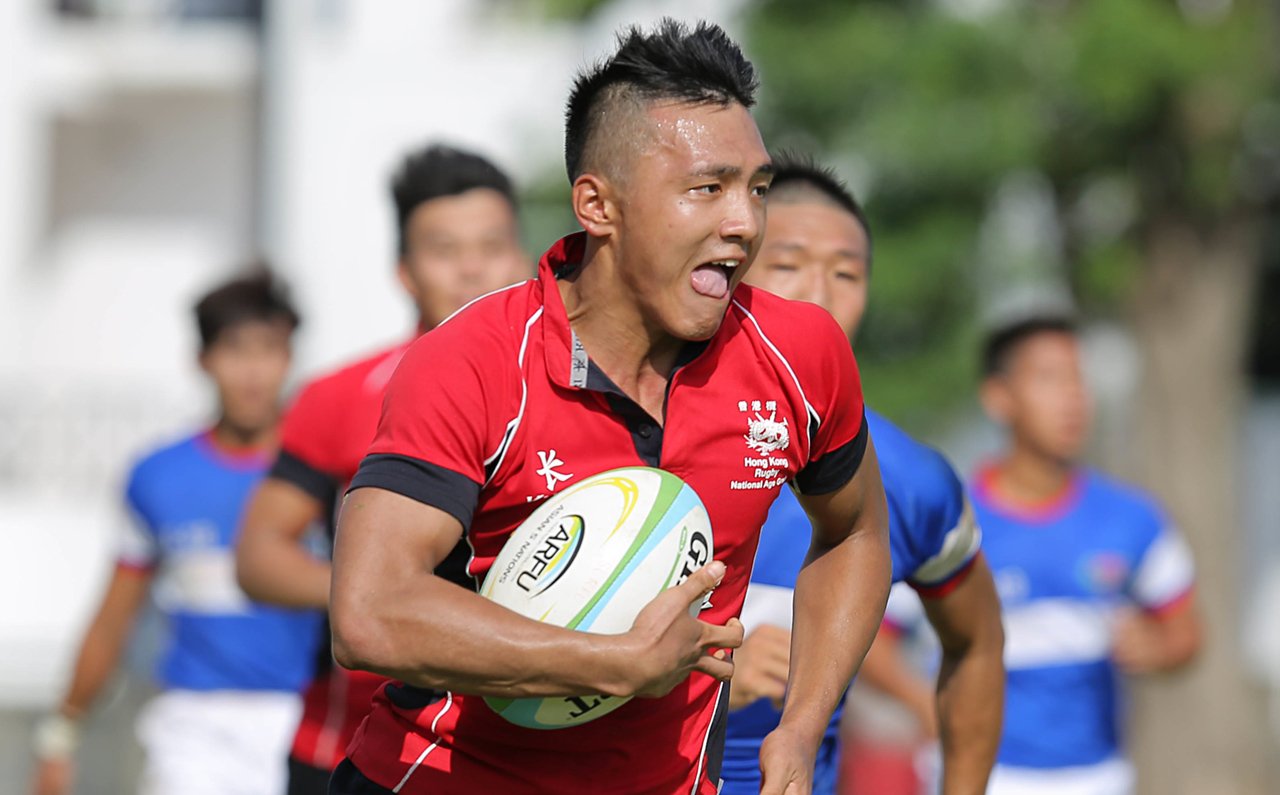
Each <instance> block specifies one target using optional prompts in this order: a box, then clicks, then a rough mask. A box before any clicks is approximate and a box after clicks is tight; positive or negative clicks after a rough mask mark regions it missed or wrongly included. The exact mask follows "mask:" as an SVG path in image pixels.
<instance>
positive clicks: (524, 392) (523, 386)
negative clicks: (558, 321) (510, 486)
mask: <svg viewBox="0 0 1280 795" xmlns="http://www.w3.org/2000/svg"><path fill="white" fill-rule="evenodd" d="M540 317H542V307H538V311H537V312H534V313H533V315H532V316H531V317H530V318H529V319H528V320H527V321H525V324H524V339H522V340H521V341H520V354H519V356H517V357H516V364H517V365H518V366H519V368H520V410H519V411H518V412H516V416H515V418H514V419H512V420H511V422H508V423H507V429H506V431H505V432H504V433H503V434H502V441H501V442H500V443H499V444H498V449H496V450H494V451H493V453H492V454H491V455H490V456H489V457H488V458H486V459H485V460H484V467H485V469H488V468H489V465H490V464H494V466H493V472H494V474H497V472H498V469H499V468H500V467H501V466H502V460H503V459H504V458H505V457H506V454H507V449H508V448H510V446H511V439H512V438H513V437H514V436H515V434H516V429H517V428H519V427H520V421H521V420H522V419H524V404H525V401H526V400H527V399H528V397H529V384H528V383H527V382H526V381H525V378H524V353H525V350H526V349H527V348H528V346H529V332H530V330H532V329H533V324H534V323H536V322H537V321H538V318H540ZM495 461H496V462H497V463H494V462H495ZM492 479H493V476H492V475H490V476H489V478H488V479H486V480H485V485H486V486H487V485H489V481H490V480H492Z"/></svg>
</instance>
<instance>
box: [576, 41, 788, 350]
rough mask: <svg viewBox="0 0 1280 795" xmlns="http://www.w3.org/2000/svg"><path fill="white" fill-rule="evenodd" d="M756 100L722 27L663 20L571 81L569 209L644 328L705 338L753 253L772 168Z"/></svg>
mask: <svg viewBox="0 0 1280 795" xmlns="http://www.w3.org/2000/svg"><path fill="white" fill-rule="evenodd" d="M755 90H756V76H755V70H754V68H753V67H752V66H751V64H750V62H748V61H747V59H746V58H745V57H744V56H743V54H742V51H741V50H740V49H739V48H738V46H737V45H736V44H735V43H734V42H733V41H732V40H731V39H730V38H729V37H728V36H727V35H726V34H725V32H724V31H723V30H721V29H720V28H719V27H717V26H715V25H711V24H708V23H705V22H701V23H699V24H698V25H697V26H695V27H693V28H690V27H688V26H686V25H684V24H682V23H678V22H675V21H673V20H670V19H666V20H663V21H662V22H660V23H659V24H658V26H657V27H656V28H655V29H654V30H653V31H651V32H644V31H641V30H640V29H638V28H634V27H632V28H629V29H627V30H626V31H624V32H623V33H621V34H620V35H619V37H618V50H617V52H615V53H614V54H613V55H612V56H611V57H609V58H608V59H606V60H604V61H602V62H600V63H598V64H596V65H595V66H594V67H592V68H590V69H588V70H586V71H584V72H583V73H581V74H580V75H579V76H578V78H577V80H576V82H575V83H574V87H573V92H572V93H571V95H570V97H569V104H568V109H567V112H566V114H565V165H566V167H567V169H568V173H569V180H570V182H572V183H573V209H574V213H575V215H576V216H577V218H578V221H579V223H581V224H582V226H583V228H584V229H585V230H586V231H587V234H588V235H589V238H590V240H591V245H593V246H597V247H598V248H599V249H602V250H604V251H606V252H607V257H606V259H607V260H608V261H609V262H611V263H612V265H610V266H609V267H612V268H614V269H615V270H616V272H615V273H614V274H613V276H614V277H615V278H616V280H617V282H618V284H617V285H615V286H616V287H617V289H618V290H619V291H620V293H622V294H625V296H626V298H627V300H628V301H629V302H630V303H631V304H633V305H634V306H635V307H636V308H637V310H638V311H639V313H640V315H641V318H642V321H643V322H644V323H645V324H646V326H647V327H649V328H650V330H651V331H652V332H657V333H660V334H665V335H671V336H674V337H677V338H680V339H705V338H707V337H709V336H711V334H713V333H714V332H715V330H716V329H717V328H718V327H719V325H720V322H721V320H723V318H724V312H725V309H726V308H727V307H728V301H729V296H730V294H731V293H732V291H733V288H734V287H735V286H736V285H737V283H738V282H739V281H741V279H742V276H743V274H744V273H745V271H746V268H745V266H746V265H748V264H749V263H750V262H751V260H752V259H753V258H754V256H755V253H756V251H757V249H758V247H759V241H760V238H761V235H762V233H763V231H764V230H763V225H764V194H765V191H766V190H767V189H768V184H769V169H770V166H769V156H768V152H767V151H766V150H765V147H764V143H763V142H762V141H761V139H760V132H759V130H758V129H757V128H756V124H755V121H754V119H752V117H751V113H750V111H749V110H748V109H749V108H750V107H751V106H752V104H754V102H755ZM713 263H726V264H713Z"/></svg>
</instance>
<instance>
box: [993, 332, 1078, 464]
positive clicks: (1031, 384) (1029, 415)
mask: <svg viewBox="0 0 1280 795" xmlns="http://www.w3.org/2000/svg"><path fill="white" fill-rule="evenodd" d="M982 370H983V380H982V392H981V394H982V405H983V408H984V409H986V412H987V414H988V415H989V416H990V417H991V418H992V419H993V420H995V421H996V422H998V423H1000V424H1002V425H1005V426H1006V427H1008V429H1009V432H1010V435H1011V437H1012V438H1011V442H1012V443H1013V444H1014V445H1015V446H1017V447H1020V448H1022V449H1023V450H1026V451H1028V452H1032V453H1034V454H1036V455H1038V456H1041V457H1043V458H1047V459H1052V460H1054V461H1056V462H1058V463H1062V464H1069V463H1071V462H1073V461H1075V460H1076V459H1077V458H1078V457H1079V456H1080V454H1081V452H1082V451H1083V449H1084V445H1085V443H1086V442H1087V440H1088V435H1089V427H1090V422H1091V420H1092V405H1091V400H1090V397H1089V392H1088V389H1087V387H1086V385H1085V380H1084V372H1083V369H1082V367H1081V361H1080V345H1079V340H1078V339H1077V336H1076V327H1075V323H1074V321H1072V320H1071V319H1070V318H1067V317H1065V316H1061V315H1042V316H1036V317H1031V318H1026V319H1023V320H1020V321H1018V322H1017V323H1012V324H1009V325H1006V326H1004V327H1002V328H999V329H997V330H996V331H994V332H992V333H991V335H990V336H989V337H988V338H987V341H986V344H985V345H984V347H983V351H982Z"/></svg>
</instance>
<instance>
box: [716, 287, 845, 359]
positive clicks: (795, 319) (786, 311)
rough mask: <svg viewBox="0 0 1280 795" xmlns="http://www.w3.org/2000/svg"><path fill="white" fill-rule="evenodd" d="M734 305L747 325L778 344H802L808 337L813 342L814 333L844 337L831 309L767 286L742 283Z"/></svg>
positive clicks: (734, 299)
mask: <svg viewBox="0 0 1280 795" xmlns="http://www.w3.org/2000/svg"><path fill="white" fill-rule="evenodd" d="M732 305H733V307H734V308H735V309H736V310H737V311H738V312H740V313H741V314H742V315H743V319H744V321H745V325H746V326H747V327H749V328H755V329H756V330H758V331H759V332H760V333H762V334H764V335H765V336H767V337H768V338H769V339H770V340H772V341H773V342H774V343H775V344H776V343H780V342H785V343H787V344H788V345H799V346H803V345H804V344H805V342H806V341H807V342H808V343H810V344H812V342H813V339H814V337H813V335H814V334H815V333H817V334H824V333H825V334H834V335H835V337H837V338H839V339H843V338H844V332H842V331H841V330H840V326H839V325H838V324H837V323H836V321H835V319H834V318H833V317H831V313H830V312H828V311H827V310H825V309H823V308H822V307H820V306H818V305H817V304H813V303H809V302H807V301H792V300H790V299H788V298H782V297H781V296H777V295H774V294H773V293H771V292H769V291H768V290H761V289H760V288H758V287H752V286H751V285H749V284H740V285H738V287H737V289H736V290H734V292H733V303H732Z"/></svg>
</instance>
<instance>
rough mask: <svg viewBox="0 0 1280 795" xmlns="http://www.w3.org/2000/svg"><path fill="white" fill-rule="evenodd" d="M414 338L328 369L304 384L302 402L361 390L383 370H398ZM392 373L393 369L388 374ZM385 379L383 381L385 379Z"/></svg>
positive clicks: (300, 393)
mask: <svg viewBox="0 0 1280 795" xmlns="http://www.w3.org/2000/svg"><path fill="white" fill-rule="evenodd" d="M411 342H412V340H405V341H402V342H398V343H396V344H394V345H390V346H384V347H382V348H379V349H378V350H376V351H374V352H373V353H368V354H365V355H363V356H361V357H359V358H358V359H355V360H352V361H347V362H345V363H343V364H340V365H338V366H336V367H334V368H331V369H329V370H326V371H324V372H322V373H320V374H319V375H317V376H315V377H314V378H312V379H310V380H309V381H307V382H306V383H304V384H303V385H302V388H301V389H299V390H298V398H297V400H298V401H303V400H314V399H322V398H325V397H341V396H345V395H350V394H351V393H352V392H353V391H357V390H359V389H361V388H362V387H363V386H364V384H365V383H366V382H367V381H369V380H370V378H371V377H372V376H374V375H376V374H377V373H378V372H379V371H382V370H389V371H394V370H395V368H396V365H397V364H399V362H400V357H402V356H404V352H405V351H406V350H408V348H409V345H410V344H411ZM387 376H388V377H389V376H390V372H388V373H387ZM385 380H386V379H385V378H384V379H383V381H384V382H385Z"/></svg>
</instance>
